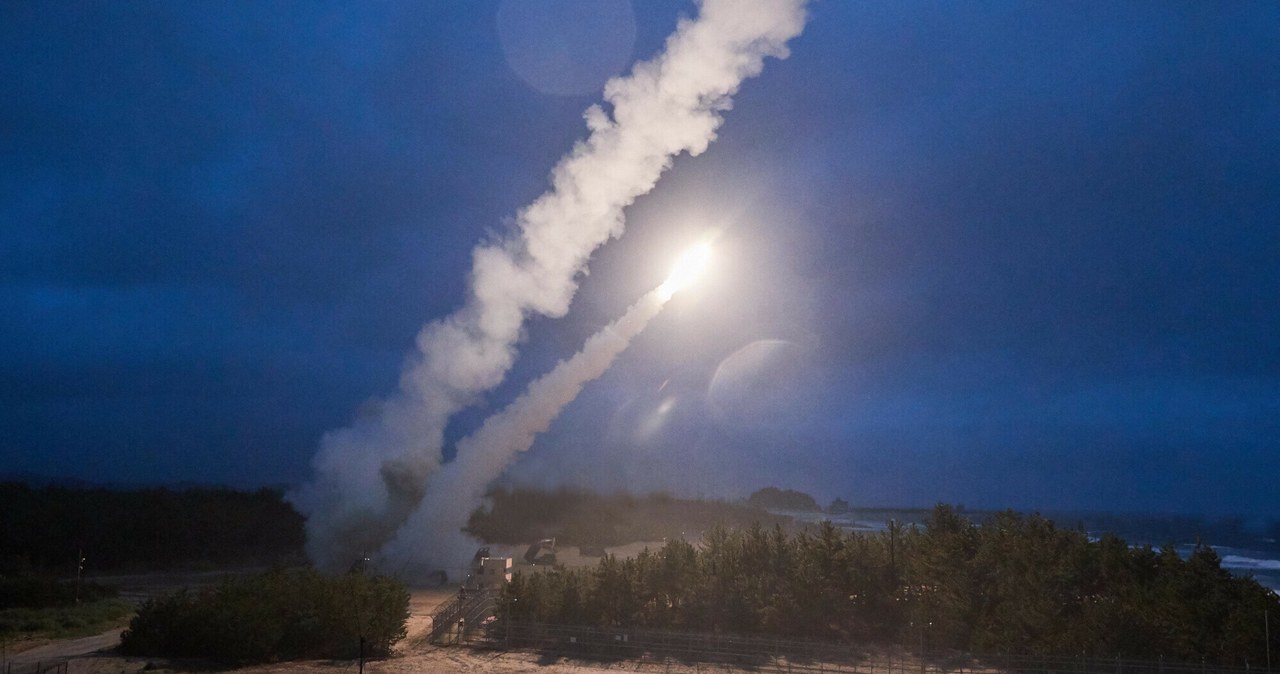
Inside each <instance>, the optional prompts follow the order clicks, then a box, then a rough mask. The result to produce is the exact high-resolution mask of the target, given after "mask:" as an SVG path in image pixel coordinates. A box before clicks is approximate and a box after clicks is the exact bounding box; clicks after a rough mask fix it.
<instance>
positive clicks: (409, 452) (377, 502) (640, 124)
mask: <svg viewBox="0 0 1280 674" xmlns="http://www.w3.org/2000/svg"><path fill="white" fill-rule="evenodd" d="M803 5H804V0H705V1H704V2H702V3H701V5H700V11H699V14H698V17H697V18H696V19H694V20H687V19H686V20H682V21H681V22H680V23H679V25H678V27H677V29H676V32H675V33H674V34H672V35H671V36H670V37H669V38H668V39H667V42H666V45H665V48H664V50H663V52H662V53H661V54H659V55H658V56H657V57H656V58H654V59H653V60H651V61H647V62H643V63H639V64H637V65H636V66H635V67H634V69H633V70H632V72H631V74H630V75H628V76H626V77H621V78H616V79H613V80H610V81H609V83H608V84H606V86H605V91H604V99H605V105H604V106H601V105H593V106H591V107H590V108H588V109H587V111H586V113H585V114H584V117H585V119H586V123H587V127H588V129H589V134H588V136H587V138H586V139H585V140H583V141H580V142H579V143H577V144H576V146H575V147H574V148H573V150H572V151H571V152H570V153H569V154H568V155H567V156H565V157H564V158H562V159H561V160H560V162H559V163H558V164H557V165H556V166H555V168H554V169H553V170H552V173H551V183H552V187H551V189H550V190H549V191H548V192H546V193H545V194H543V195H542V196H540V197H539V198H538V199H536V200H535V201H534V202H533V203H532V204H530V205H529V206H527V207H525V208H524V209H522V210H521V211H519V212H518V213H517V215H516V218H515V226H514V228H513V230H512V232H511V233H510V234H509V235H508V236H507V237H505V238H503V239H502V240H499V241H497V242H494V243H486V244H482V245H480V246H478V247H477V248H476V249H475V250H474V251H473V252H472V270H471V276H470V286H469V293H468V297H467V300H466V304H465V306H463V307H462V308H461V309H460V310H458V311H457V312H455V313H454V314H452V315H450V316H448V317H446V318H444V319H442V320H439V321H436V322H433V323H431V324H429V325H427V326H426V327H424V328H423V329H422V331H421V332H420V333H419V334H418V337H417V340H416V341H417V352H416V353H415V354H414V356H413V357H411V358H410V360H409V362H408V363H407V365H406V367H405V369H404V371H403V374H402V375H401V378H400V385H399V389H398V391H397V392H396V393H395V394H394V395H392V396H390V397H389V398H387V399H386V400H384V401H382V402H381V403H380V404H379V405H378V406H377V407H376V409H373V410H372V411H371V412H370V413H369V414H365V415H363V416H362V417H361V418H359V419H357V420H356V421H355V422H354V423H353V424H352V425H351V426H349V427H347V428H343V429H340V430H336V431H332V432H330V433H328V434H326V435H325V436H324V437H323V438H322V439H321V443H320V449H319V451H318V452H317V454H316V456H315V458H314V459H313V461H312V467H313V469H314V473H315V475H314V478H313V480H312V481H311V482H310V483H309V484H307V485H305V486H304V487H302V488H301V489H300V490H298V491H297V492H295V493H294V494H292V495H291V496H292V500H293V501H294V503H295V504H296V505H297V506H298V507H299V509H300V510H301V511H302V512H303V513H304V514H305V515H306V517H307V524H306V527H307V552H308V554H309V556H310V557H311V559H312V561H313V562H315V563H316V564H317V565H318V566H320V567H322V568H329V569H339V568H342V567H345V566H346V565H347V564H349V563H351V561H352V560H354V559H356V558H357V557H359V556H360V555H361V554H363V553H365V552H369V551H374V550H377V549H379V548H381V547H382V545H383V544H384V543H385V542H386V541H387V540H389V539H390V538H391V536H392V535H394V533H395V532H396V531H397V530H398V529H399V528H400V525H401V524H402V523H403V522H404V520H405V518H407V517H408V516H409V514H410V513H411V512H414V510H415V508H416V507H417V505H418V502H419V501H420V500H421V499H422V497H423V494H424V487H425V486H426V485H427V479H428V478H429V477H430V476H431V475H432V474H433V473H434V472H435V471H436V470H437V469H438V468H439V466H440V463H441V458H442V457H441V448H442V445H443V440H444V430H445V426H446V424H447V423H448V420H449V418H450V417H451V416H452V415H453V414H454V413H456V412H457V411H458V410H460V409H462V408H464V407H466V406H468V405H471V404H473V403H475V402H476V401H477V399H478V397H479V396H480V395H481V394H483V393H484V392H485V391H488V390H490V389H492V388H493V387H495V386H497V385H498V384H499V383H500V382H501V381H502V378H503V376H504V375H505V374H506V372H507V370H508V369H509V368H510V367H511V365H512V363H513V361H514V359H515V355H516V351H515V347H516V344H517V343H518V342H519V340H520V337H521V334H522V331H523V325H524V320H525V317H526V316H527V315H530V314H541V315H545V316H557V317H558V316H562V315H564V314H565V312H566V311H568V308H569V303H570V301H571V299H572V297H573V294H574V291H575V290H576V288H577V283H576V280H575V279H576V277H577V275H578V274H579V273H580V272H584V271H585V269H586V263H587V259H588V258H589V257H590V255H591V253H592V252H593V251H594V250H595V249H596V248H597V247H599V246H600V245H602V244H603V243H605V242H606V241H608V240H609V239H610V238H613V237H617V236H619V235H621V233H622V230H623V223H624V221H623V209H624V208H625V207H626V206H628V205H629V204H631V203H632V202H633V201H634V200H635V199H636V198H637V197H639V196H640V195H642V194H645V193H647V192H648V191H649V190H651V189H652V188H653V186H654V184H655V182H656V181H657V180H658V177H659V176H660V175H661V174H662V172H663V171H664V170H665V169H666V168H668V167H669V166H670V165H671V161H672V159H673V158H674V157H675V156H676V155H678V154H680V153H681V152H688V153H689V154H690V155H698V154H700V153H702V152H703V151H704V150H705V149H706V148H707V146H708V144H709V143H710V142H711V141H712V140H714V139H715V135H716V129H717V128H718V127H719V126H720V124H721V122H722V121H723V117H722V113H723V112H724V111H725V110H728V109H729V107H730V103H731V101H730V97H731V96H732V95H733V94H734V93H735V92H736V91H737V90H738V87H739V85H740V84H741V83H742V81H743V79H745V78H747V77H752V76H755V75H757V74H759V72H760V70H761V68H762V67H763V62H764V59H765V57H768V56H773V57H777V58H785V57H786V56H787V49H786V43H787V41H788V40H790V39H791V38H793V37H795V36H796V35H799V33H800V31H801V29H802V28H803V26H804V18H805V17H804V7H803ZM465 450H466V448H459V457H460V458H464V457H465V455H466V454H465ZM456 470H461V468H459V469H456ZM438 482H439V480H435V481H433V482H432V484H436V483H438ZM418 511H419V512H421V511H422V509H421V508H419V509H418Z"/></svg>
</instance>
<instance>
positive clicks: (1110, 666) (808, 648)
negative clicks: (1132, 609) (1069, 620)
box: [448, 620, 1271, 674]
mask: <svg viewBox="0 0 1280 674" xmlns="http://www.w3.org/2000/svg"><path fill="white" fill-rule="evenodd" d="M454 634H455V635H456V636H455V638H454V639H453V640H452V641H450V642H448V643H457V644H461V645H466V646H470V647H473V648H487V649H495V650H512V649H527V650H534V651H539V652H543V653H547V654H554V655H559V656H565V657H578V658H583V659H589V660H601V661H616V660H636V661H639V662H648V663H654V664H659V665H661V664H664V663H665V664H674V663H681V664H686V665H687V664H693V663H705V664H723V665H734V666H739V667H744V668H749V669H752V670H755V671H760V672H788V673H790V672H823V673H825V672H841V673H848V674H1271V670H1268V669H1266V668H1265V667H1223V666H1218V665H1214V664H1210V663H1186V662H1172V661H1165V660H1154V661H1151V660H1131V659H1123V658H1098V657H1084V656H1079V657H1062V656H1026V655H982V656H979V655H970V654H955V653H948V654H926V655H924V656H921V655H918V654H914V653H908V652H901V651H889V650H883V649H880V650H868V649H863V648H859V647H858V646H856V645H853V644H839V643H831V642H818V641H803V640H787V639H772V638H767V637H753V636H736V635H725V634H712V633H696V632H670V631H659V630H630V629H627V630H623V629H614V630H606V629H596V628H590V627H574V626H566V625H545V624H532V623H513V622H509V621H508V622H498V621H494V620H488V621H481V622H480V624H478V625H472V626H471V627H469V628H468V629H466V630H458V631H457V632H455V633H454Z"/></svg>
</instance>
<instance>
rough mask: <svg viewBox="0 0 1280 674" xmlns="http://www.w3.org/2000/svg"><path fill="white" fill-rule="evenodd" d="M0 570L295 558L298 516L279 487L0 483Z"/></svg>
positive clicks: (145, 567) (193, 565) (140, 567)
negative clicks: (80, 560)
mask: <svg viewBox="0 0 1280 674" xmlns="http://www.w3.org/2000/svg"><path fill="white" fill-rule="evenodd" d="M0 512H3V513H4V514H5V516H4V520H3V526H0V574H4V575H15V574H23V573H30V572H32V571H43V572H49V573H55V574H59V575H64V576H70V575H74V574H75V563H76V562H75V559H76V552H77V550H80V551H83V553H84V556H85V558H86V560H87V561H86V564H85V569H86V570H88V571H91V572H95V573H101V572H104V571H115V572H121V571H156V570H166V569H179V568H186V569H201V568H225V567H229V566H245V565H270V564H273V563H277V562H285V561H298V560H300V559H301V549H302V541H303V533H302V516H301V515H299V514H298V513H297V512H296V511H295V510H294V509H293V508H292V507H290V506H289V504H287V503H285V502H284V498H283V495H282V494H281V493H280V492H279V491H274V490H268V489H263V490H259V491H256V492H239V491H234V490H231V489H188V490H183V491H174V490H169V489H144V490H138V491H113V490H108V489H68V488H63V487H44V488H33V487H29V486H27V485H24V484H18V483H2V484H0Z"/></svg>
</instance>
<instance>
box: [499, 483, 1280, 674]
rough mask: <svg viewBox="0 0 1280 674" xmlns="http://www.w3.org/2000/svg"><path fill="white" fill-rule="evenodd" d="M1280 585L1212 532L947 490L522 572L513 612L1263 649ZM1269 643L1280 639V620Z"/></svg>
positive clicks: (1023, 650)
mask: <svg viewBox="0 0 1280 674" xmlns="http://www.w3.org/2000/svg"><path fill="white" fill-rule="evenodd" d="M1264 611H1270V613H1271V615H1272V616H1277V615H1280V598H1277V596H1276V595H1275V594H1273V593H1272V592H1270V591H1269V590H1267V589H1266V588H1264V587H1262V586H1260V585H1259V584H1258V583H1256V582H1255V581H1253V580H1252V579H1248V578H1238V577H1234V576H1232V575H1230V574H1229V573H1227V572H1226V571H1224V570H1223V569H1222V568H1221V566H1220V564H1219V560H1218V557H1217V555H1216V554H1215V553H1214V551H1213V550H1212V549H1211V548H1209V547H1200V548H1198V549H1197V550H1196V551H1195V553H1194V554H1193V555H1192V556H1191V558H1190V559H1187V560H1183V559H1181V558H1180V557H1179V556H1178V555H1177V553H1176V552H1174V550H1173V549H1172V548H1166V549H1164V550H1160V551H1156V550H1153V549H1151V548H1150V547H1143V548H1136V549H1135V548H1130V547H1129V546H1128V545H1126V544H1125V543H1124V541H1122V540H1121V539H1119V538H1117V537H1114V536H1111V537H1107V538H1104V539H1103V540H1100V541H1090V540H1089V538H1088V537H1087V536H1086V535H1085V533H1084V532H1083V531H1081V530H1070V529H1067V530H1064V529H1059V528H1057V527H1056V526H1055V525H1054V524H1053V522H1051V521H1049V520H1047V519H1045V518H1043V517H1040V516H1038V515H1032V516H1029V517H1028V516H1021V515H1018V514H1016V513H1013V512H1006V513H1000V514H998V515H995V516H994V517H992V518H991V519H990V520H988V521H987V522H985V523H983V524H981V525H978V524H974V523H973V522H971V521H969V520H968V519H966V518H964V517H962V516H961V515H960V514H959V513H957V511H956V510H954V509H952V508H950V507H947V506H938V507H937V508H935V509H934V511H933V512H932V514H931V515H930V517H929V518H928V520H927V521H926V523H925V525H924V526H923V527H921V528H916V527H911V528H906V529H904V528H902V527H899V526H894V527H891V529H890V530H889V531H886V532H883V533H874V534H851V533H844V532H841V531H840V530H838V529H836V528H835V527H834V526H832V525H831V524H830V523H825V524H823V525H821V526H819V527H816V528H813V529H811V530H806V531H803V532H801V533H799V534H796V535H788V534H787V533H786V532H784V531H783V530H782V529H781V528H779V527H774V528H772V529H767V528H764V527H760V526H754V527H751V528H748V529H737V530H729V529H713V530H712V531H710V532H709V533H707V534H706V535H705V536H704V537H703V538H702V540H701V542H700V544H699V545H698V546H696V547H695V546H693V545H690V544H689V543H687V542H685V541H683V540H673V541H671V542H669V543H667V544H666V545H665V546H664V547H663V548H662V549H661V550H659V551H657V552H648V551H646V552H645V553H643V554H641V555H639V556H638V557H636V558H633V559H627V560H618V559H615V558H613V557H605V558H604V559H603V560H602V561H601V562H600V563H599V565H597V566H596V567H595V568H592V569H582V570H578V571H571V572H562V573H535V574H518V575H517V576H516V577H515V579H514V580H513V581H512V583H511V584H510V585H509V586H508V588H507V590H506V593H505V595H504V597H503V600H502V602H501V603H500V607H499V616H500V619H502V620H512V621H520V622H543V623H558V624H572V625H589V626H599V627H642V628H659V629H690V630H696V631H722V632H730V633H743V634H753V633H754V634H767V635H778V636H790V637H807V638H809V637H811V638H826V639H831V640H841V641H844V640H853V641H857V642H860V643H868V642H878V643H884V644H900V645H904V646H907V647H909V648H913V649H915V648H917V647H921V646H922V647H924V648H925V649H926V650H928V651H935V652H936V651H942V650H958V651H967V652H978V653H1008V654H1060V655H1080V654H1086V655H1092V656H1106V657H1115V656H1123V657H1133V658H1157V657H1164V658H1166V659H1171V660H1192V661H1198V660H1199V659H1200V658H1204V659H1206V660H1207V661H1210V662H1218V663H1221V664H1230V665H1241V664H1244V663H1245V662H1249V663H1251V664H1253V665H1256V664H1257V663H1259V662H1263V661H1264V660H1265V657H1266V656H1265V653H1266V644H1265V636H1264V624H1263V612H1264ZM1271 640H1272V644H1271V650H1272V652H1273V653H1280V630H1272V633H1271Z"/></svg>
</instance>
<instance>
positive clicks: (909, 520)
mask: <svg viewBox="0 0 1280 674" xmlns="http://www.w3.org/2000/svg"><path fill="white" fill-rule="evenodd" d="M779 514H783V515H788V516H791V517H794V518H796V519H798V520H800V521H807V522H820V521H823V520H830V521H831V523H832V524H835V525H836V526H838V527H840V528H842V529H845V530H847V531H861V532H876V531H887V530H888V528H889V522H891V521H896V522H898V523H899V524H902V525H904V526H911V525H923V524H924V521H925V519H926V517H927V516H928V514H929V510H921V509H911V508H854V509H851V510H849V512H847V513H839V514H836V513H825V512H799V511H779ZM962 514H963V515H964V516H966V517H968V518H969V519H970V520H972V521H974V522H982V521H984V520H985V519H987V518H989V517H991V516H993V515H994V513H993V512H989V511H968V510H965V511H962ZM1041 514H1042V515H1044V516H1045V517H1047V518H1049V519H1051V520H1053V521H1054V523H1056V524H1057V525H1058V526H1059V527H1062V528H1072V529H1074V528H1081V529H1084V531H1085V532H1086V533H1087V534H1088V536H1089V537H1090V538H1091V539H1094V540H1097V539H1099V538H1101V537H1102V536H1104V535H1106V534H1108V533H1111V534H1115V535H1117V536H1119V537H1120V538H1122V539H1124V541H1125V542H1126V543H1128V544H1129V545H1130V546H1134V547H1141V546H1147V545H1149V546H1151V547H1153V548H1156V549H1160V548H1162V547H1164V546H1165V545H1172V546H1173V547H1174V549H1175V550H1177V552H1178V554H1179V555H1181V556H1182V557H1183V558H1184V559H1185V558H1187V557H1190V556H1191V553H1192V552H1193V551H1194V550H1195V548H1196V545H1207V546H1209V547H1211V548H1213V550H1214V551H1215V552H1217V553H1218V557H1219V558H1220V559H1221V560H1222V568H1224V569H1226V570H1227V571H1230V572H1231V573H1233V574H1236V575H1239V576H1252V577H1253V578H1254V579H1255V580H1257V581H1258V583H1259V584H1261V585H1263V586H1264V587H1267V588H1270V589H1271V591H1273V592H1275V593H1277V594H1280V543H1278V542H1277V540H1276V534H1277V531H1280V520H1274V519H1272V520H1268V519H1266V518H1244V517H1211V516H1200V515H1181V514H1178V515H1166V514H1129V513H1079V512H1060V513H1052V512H1045V513H1041Z"/></svg>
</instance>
